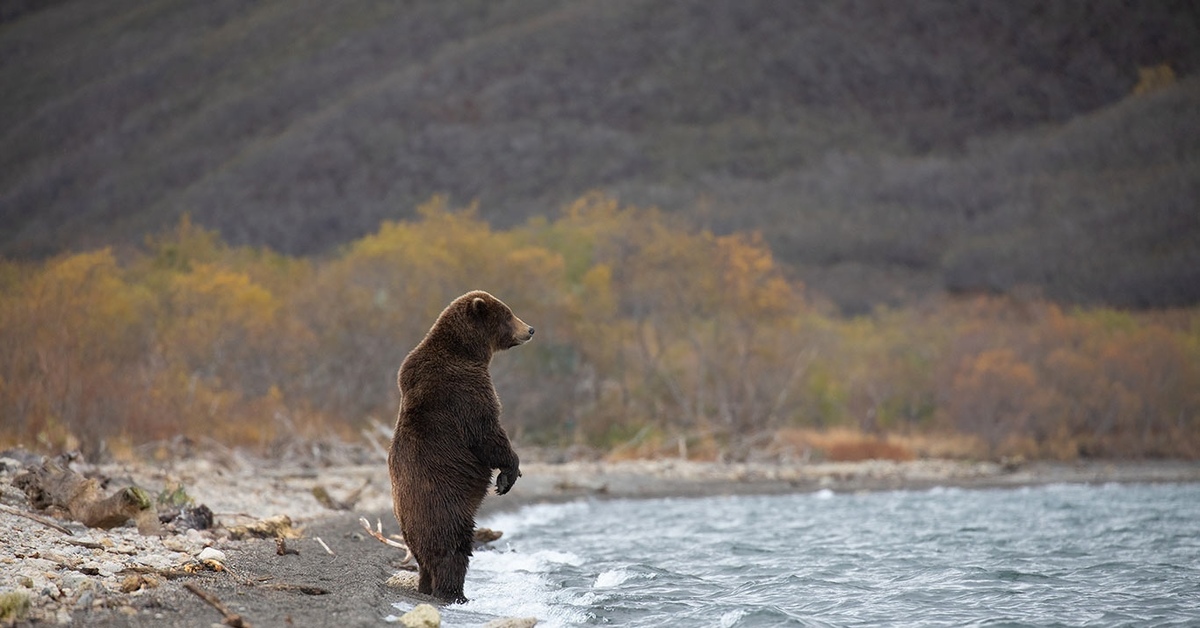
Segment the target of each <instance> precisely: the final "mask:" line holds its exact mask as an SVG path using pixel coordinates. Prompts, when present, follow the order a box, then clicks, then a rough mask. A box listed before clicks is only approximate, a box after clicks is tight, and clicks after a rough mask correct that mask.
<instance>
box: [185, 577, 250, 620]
mask: <svg viewBox="0 0 1200 628" xmlns="http://www.w3.org/2000/svg"><path fill="white" fill-rule="evenodd" d="M183 588H185V589H187V590H188V591H191V592H192V593H195V594H196V597H198V598H200V599H202V600H204V601H205V602H206V603H207V604H208V605H209V606H211V607H213V608H215V609H217V612H218V613H220V614H221V623H223V624H225V625H226V626H233V627H234V628H250V622H248V621H246V619H245V618H244V617H242V616H241V615H238V614H237V613H235V612H233V611H231V610H229V609H228V608H226V607H225V605H224V604H222V603H221V600H219V599H217V596H215V595H213V594H211V593H209V592H208V591H205V590H204V589H202V588H200V586H199V585H196V584H194V583H191V582H185V583H183Z"/></svg>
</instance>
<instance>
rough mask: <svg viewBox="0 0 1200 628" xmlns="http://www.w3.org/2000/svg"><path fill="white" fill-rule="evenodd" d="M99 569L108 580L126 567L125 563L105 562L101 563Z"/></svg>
mask: <svg viewBox="0 0 1200 628" xmlns="http://www.w3.org/2000/svg"><path fill="white" fill-rule="evenodd" d="M99 569H100V575H101V576H104V577H105V578H107V577H109V576H112V575H115V574H116V573H117V572H118V571H122V570H124V569H125V565H124V564H123V563H118V562H113V561H104V562H102V563H100V567H99Z"/></svg>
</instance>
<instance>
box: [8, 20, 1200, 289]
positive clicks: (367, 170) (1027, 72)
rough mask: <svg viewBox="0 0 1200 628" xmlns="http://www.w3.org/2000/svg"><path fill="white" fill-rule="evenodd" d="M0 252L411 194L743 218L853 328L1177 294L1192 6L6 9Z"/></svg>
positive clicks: (1195, 239)
mask: <svg viewBox="0 0 1200 628" xmlns="http://www.w3.org/2000/svg"><path fill="white" fill-rule="evenodd" d="M0 7H3V8H0V255H3V256H5V257H9V258H34V259H36V258H43V257H46V256H49V255H53V254H56V253H59V252H62V251H65V250H78V249H82V248H87V247H94V246H98V245H105V244H117V245H124V244H138V243H140V242H141V241H142V239H143V237H144V235H145V234H147V233H149V232H157V231H161V230H162V229H164V228H166V227H168V226H170V225H173V224H176V223H177V222H178V221H179V218H180V216H181V215H182V214H183V213H188V214H190V215H191V217H192V219H193V220H194V221H195V222H197V223H199V224H202V225H205V226H207V227H210V228H213V229H216V230H218V231H219V232H220V233H221V235H222V237H223V238H224V239H225V240H226V241H228V242H230V243H232V244H256V245H264V246H268V247H271V248H273V249H276V250H279V251H282V252H286V253H291V254H303V255H309V254H322V253H325V252H328V251H330V250H331V249H333V248H335V247H337V246H339V245H340V244H342V243H345V242H348V241H350V240H352V239H355V238H358V237H361V236H363V235H364V234H367V233H370V232H373V231H375V230H376V229H378V227H379V224H380V222H381V221H383V220H387V219H404V218H409V217H412V216H413V215H414V211H415V209H416V207H417V206H418V205H419V204H420V203H421V202H423V201H425V200H427V199H429V198H430V197H431V196H433V195H435V194H446V195H448V196H449V197H450V199H451V201H452V202H454V203H458V204H465V203H469V202H471V201H473V200H477V201H478V203H479V212H480V215H481V216H482V217H484V218H485V219H487V220H488V221H490V222H491V223H493V224H494V225H497V226H499V227H507V226H511V225H514V224H518V223H520V222H522V221H524V220H526V219H528V218H529V217H532V216H537V215H557V212H558V211H559V209H560V207H562V206H563V205H564V204H565V203H567V202H569V201H571V200H572V199H575V198H577V197H579V196H580V195H581V194H583V193H585V192H587V191H588V190H593V189H600V190H604V191H606V192H608V193H609V194H612V195H615V196H617V197H619V198H621V199H622V201H624V202H627V203H633V204H637V205H643V206H645V205H657V206H659V207H662V208H663V209H665V210H668V211H672V212H677V213H681V214H684V215H686V216H687V217H688V218H689V219H690V220H693V221H694V222H695V223H696V224H698V225H700V226H703V227H705V228H709V229H712V230H713V231H715V232H717V233H727V232H730V231H735V230H756V231H761V232H762V234H763V235H764V237H765V238H766V240H767V241H768V242H769V243H770V245H771V246H772V248H773V250H774V251H775V253H776V255H777V256H778V257H779V259H780V260H782V261H784V262H786V263H787V264H788V265H789V267H790V268H791V269H793V271H792V272H794V273H795V276H796V277H798V278H801V279H803V280H804V281H805V282H806V283H807V284H808V285H809V286H810V288H812V289H813V290H814V291H815V292H818V293H823V294H825V295H828V296H829V297H830V298H831V299H832V300H833V301H834V302H836V303H837V304H838V305H840V306H841V307H842V309H843V310H845V311H849V312H856V311H863V310H865V309H867V308H870V307H872V306H874V305H876V304H879V303H897V302H904V301H906V300H908V299H911V298H914V297H919V296H922V295H925V294H928V293H930V292H937V291H942V290H951V291H989V292H1009V291H1013V290H1018V291H1019V290H1027V289H1028V290H1033V291H1036V292H1040V293H1042V294H1044V295H1045V296H1047V297H1049V298H1052V299H1056V300H1061V301H1066V302H1078V303H1106V304H1111V305H1117V306H1124V307H1159V306H1173V305H1183V304H1193V303H1197V302H1200V208H1198V206H1197V205H1198V204H1197V199H1198V198H1200V79H1198V78H1197V70H1200V9H1198V8H1197V7H1198V5H1197V4H1196V3H1195V2H1192V1H1190V0H1180V1H1168V0H1164V1H1159V2H1133V3H1130V2H1124V1H1119V0H1098V1H1090V2H1074V1H1070V0H1057V1H1050V2H1047V1H1044V0H1034V1H1027V0H1016V1H1009V0H1006V1H1004V2H987V1H979V2H950V1H944V2H933V1H916V2H891V1H884V0H879V1H869V2H868V1H839V2H822V3H818V2H775V1H771V2H768V1H752V0H694V1H649V0H646V1H635V0H614V1H586V2H585V1H551V0H413V1H409V2H403V3H396V2H382V1H378V0H358V1H349V0H348V1H345V2H325V1H319V0H261V1H258V2H245V1H243V0H206V1H204V2H190V1H187V0H56V1H45V0H40V1H39V0H25V1H14V2H5V3H0Z"/></svg>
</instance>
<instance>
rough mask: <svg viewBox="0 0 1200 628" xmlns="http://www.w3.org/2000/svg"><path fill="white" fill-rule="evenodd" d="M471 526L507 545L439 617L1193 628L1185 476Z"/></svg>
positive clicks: (572, 513) (478, 558)
mask: <svg viewBox="0 0 1200 628" xmlns="http://www.w3.org/2000/svg"><path fill="white" fill-rule="evenodd" d="M480 525H483V526H487V527H492V528H496V529H499V530H503V531H504V533H505V535H504V538H503V539H502V540H501V541H500V542H498V543H497V545H499V550H498V551H481V552H476V554H475V556H474V557H473V559H472V561H471V569H470V572H469V574H468V577H467V584H466V594H467V597H469V598H471V601H470V602H468V603H467V604H464V605H459V606H451V607H446V608H443V609H442V613H443V622H444V625H447V626H463V625H479V624H482V623H484V622H486V621H488V620H490V619H493V618H495V617H498V616H536V617H538V618H539V620H540V622H539V623H538V626H573V625H594V624H609V625H614V626H663V625H677V626H721V627H732V626H880V625H923V626H970V625H974V626H1021V625H1029V626H1054V625H1062V626H1093V625H1094V626H1116V625H1128V626H1171V625H1179V626H1184V625H1187V626H1200V485H1197V484H1183V485H1121V486H1118V485H1107V486H1081V485H1057V486H1045V487H1037V488H1023V489H1009V490H959V489H934V490H929V491H894V492H882V493H868V494H858V495H843V494H833V493H831V492H828V491H824V492H820V493H812V494H795V495H773V496H739V497H712V498H701V499H657V500H614V501H589V502H576V503H568V504H553V505H537V506H530V507H527V508H524V509H522V510H519V511H516V512H512V513H502V514H498V515H494V516H492V517H489V518H486V519H484V520H481V521H480ZM397 608H398V610H397V614H400V613H402V612H403V611H404V610H407V608H411V605H408V604H403V603H401V604H398V605H397Z"/></svg>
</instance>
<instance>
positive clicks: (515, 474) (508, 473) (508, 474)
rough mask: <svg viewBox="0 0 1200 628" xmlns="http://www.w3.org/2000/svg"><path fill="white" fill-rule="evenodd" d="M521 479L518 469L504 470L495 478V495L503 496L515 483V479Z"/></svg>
mask: <svg viewBox="0 0 1200 628" xmlns="http://www.w3.org/2000/svg"><path fill="white" fill-rule="evenodd" d="M519 477H521V471H520V469H505V470H503V471H501V472H500V475H498V476H496V494H497V495H503V494H505V493H507V492H508V490H509V489H511V488H512V487H513V484H516V483H517V478H519Z"/></svg>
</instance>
